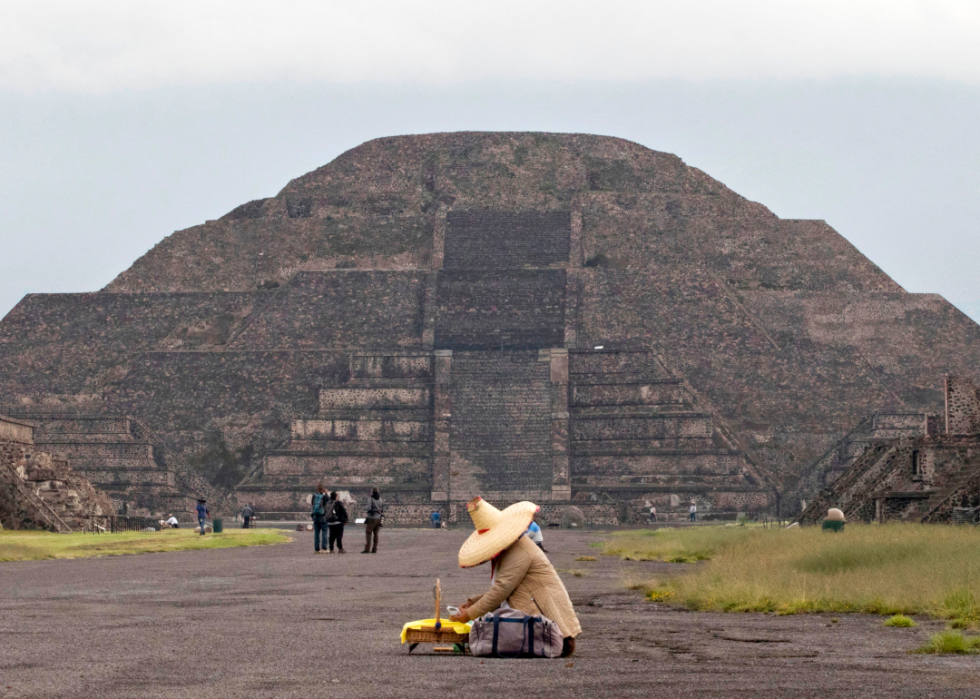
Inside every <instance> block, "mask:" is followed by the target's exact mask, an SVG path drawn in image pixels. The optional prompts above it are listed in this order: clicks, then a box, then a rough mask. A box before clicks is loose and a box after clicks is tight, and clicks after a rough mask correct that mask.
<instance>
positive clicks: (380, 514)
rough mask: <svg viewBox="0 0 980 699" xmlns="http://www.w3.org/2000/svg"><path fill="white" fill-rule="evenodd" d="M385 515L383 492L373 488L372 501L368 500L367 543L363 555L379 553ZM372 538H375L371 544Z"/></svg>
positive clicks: (365, 527) (365, 528)
mask: <svg viewBox="0 0 980 699" xmlns="http://www.w3.org/2000/svg"><path fill="white" fill-rule="evenodd" d="M384 514H385V510H384V503H383V502H382V501H381V491H380V490H378V489H377V488H371V499H370V500H368V508H367V515H366V516H365V519H364V536H365V538H366V541H365V543H364V550H363V551H361V553H377V552H378V534H380V533H381V522H382V520H383V518H384ZM372 536H373V537H374V543H371V537H372Z"/></svg>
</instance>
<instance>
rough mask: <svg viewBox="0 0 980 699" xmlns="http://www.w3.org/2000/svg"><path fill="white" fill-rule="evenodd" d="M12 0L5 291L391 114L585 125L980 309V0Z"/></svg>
mask: <svg viewBox="0 0 980 699" xmlns="http://www.w3.org/2000/svg"><path fill="white" fill-rule="evenodd" d="M469 5H471V4H464V3H458V2H457V3H449V2H441V3H436V2H418V1H416V2H412V3H407V2H397V3H396V2H363V1H362V2H357V3H329V2H307V1H305V0H280V1H279V2H275V3H271V2H251V1H249V0H235V1H234V2H202V1H200V0H198V1H197V2H182V1H180V0H169V1H168V2H145V1H144V2H139V3H134V2H129V1H126V2H99V1H93V0H88V1H87V2H85V3H77V2H64V1H61V2H57V1H52V2H47V1H45V0H31V1H30V2H18V1H13V2H11V1H9V0H7V1H4V0H0V315H2V314H5V313H6V312H7V311H8V310H9V309H10V308H12V307H13V305H14V304H15V303H16V302H17V301H18V300H19V299H20V298H21V297H22V296H23V295H24V294H25V293H28V292H43V291H49V292H51V291H88V290H94V289H98V288H100V287H102V286H103V285H104V284H106V283H108V282H109V281H110V280H111V279H112V278H113V277H114V276H115V275H116V274H118V273H119V272H120V271H122V270H123V269H125V268H126V267H128V266H129V264H130V263H131V262H132V261H133V260H135V259H136V258H137V257H138V256H139V255H141V254H142V253H143V252H145V251H146V250H147V249H148V248H150V247H151V246H152V245H153V244H154V243H156V242H157V241H159V240H160V239H161V238H163V237H164V236H165V235H167V234H169V233H170V232H172V231H173V230H176V229H181V228H186V227H188V226H191V225H194V224H196V223H200V222H202V221H204V220H205V219H210V218H216V217H218V216H221V215H222V214H224V213H226V212H227V211H229V210H231V209H232V208H234V207H235V206H236V205H238V204H240V203H243V202H245V201H248V200H250V199H253V198H257V197H264V196H270V195H272V194H275V193H276V192H277V191H278V190H279V189H280V188H281V187H282V186H283V185H285V183H286V182H287V181H288V180H289V179H291V178H293V177H297V176H299V175H301V174H303V173H305V172H307V171H309V170H311V169H313V168H315V167H318V166H320V165H323V164H324V163H326V162H328V161H329V160H331V159H332V158H334V157H335V156H336V155H338V154H339V153H341V152H342V151H344V150H346V149H348V148H351V147H354V146H356V145H358V144H359V143H361V142H363V141H365V140H367V139H369V138H374V137H378V136H385V135H393V134H403V133H421V132H429V131H450V130H462V129H466V130H472V129H488V130H498V129H506V130H543V131H585V132H591V133H600V134H607V135H613V136H620V137H623V138H629V139H631V140H635V141H638V142H640V143H642V144H644V145H646V146H649V147H651V148H654V149H657V150H664V151H669V152H673V153H676V154H678V155H679V156H680V157H682V158H683V159H684V160H685V161H686V162H688V163H689V164H691V165H694V166H696V167H700V168H702V169H703V170H705V171H706V172H707V173H708V174H710V175H712V176H713V177H716V178H717V179H720V180H721V181H722V182H724V183H725V184H727V185H728V186H730V187H731V188H733V189H734V190H735V191H737V192H739V193H740V194H743V195H745V196H747V197H749V198H751V199H754V200H756V201H760V202H762V203H763V204H765V205H766V206H768V207H769V208H770V209H772V210H773V211H774V212H775V213H776V214H778V215H780V216H783V217H787V218H823V219H826V220H827V221H828V222H829V223H830V224H831V225H833V226H834V227H835V228H836V229H837V230H838V231H839V232H840V233H841V234H843V235H844V236H845V237H847V238H848V239H849V240H850V241H851V242H853V243H854V244H855V245H856V246H857V247H858V248H859V249H861V250H862V251H863V252H864V253H865V254H867V255H868V256H869V257H870V258H871V259H872V260H874V261H875V262H877V263H878V264H879V265H881V266H882V267H883V268H884V269H885V271H886V272H888V273H889V274H891V275H892V276H893V277H894V278H895V279H896V280H897V281H898V282H899V283H900V284H902V285H903V286H904V287H905V288H906V289H908V290H909V291H920V292H921V291H929V292H938V293H942V294H943V295H944V296H946V297H947V298H948V299H950V300H951V301H952V302H953V303H955V304H956V305H957V306H959V307H960V308H961V309H962V310H964V311H965V312H967V313H969V314H970V315H972V317H974V318H975V319H980V280H978V278H977V274H976V270H977V269H978V268H980V242H978V240H980V235H978V234H980V130H978V128H977V124H980V2H977V1H976V0H973V1H946V0H930V1H929V2H911V1H906V0H888V1H886V2H885V1H883V2H878V1H861V0H851V1H850V2H837V1H835V0H825V1H823V2H808V1H801V0H797V1H795V2H791V3H788V2H785V0H783V1H782V2H769V1H765V2H762V1H760V2H732V1H730V0H729V1H727V2H720V1H715V2H707V1H700V2H699V1H698V0H686V1H685V2H655V1H652V2H651V1H648V2H642V3H641V2H637V3H634V2H608V1H607V2H604V3H595V2H574V1H566V2H562V3H553V2H531V1H528V0H525V1H524V2H520V3H518V2H495V3H492V4H489V3H487V4H484V5H485V7H482V6H481V7H482V9H479V8H476V7H475V5H476V4H472V5H473V6H474V7H470V6H469Z"/></svg>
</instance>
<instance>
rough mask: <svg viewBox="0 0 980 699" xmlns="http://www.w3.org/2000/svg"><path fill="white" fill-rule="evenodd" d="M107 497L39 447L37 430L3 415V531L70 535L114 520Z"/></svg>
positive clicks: (0, 468) (0, 427)
mask: <svg viewBox="0 0 980 699" xmlns="http://www.w3.org/2000/svg"><path fill="white" fill-rule="evenodd" d="M113 510H114V507H113V505H112V503H111V502H110V500H109V498H108V497H106V495H105V494H104V493H102V492H100V491H98V490H96V489H95V488H93V487H92V484H91V482H90V481H89V480H86V479H85V478H84V477H82V476H81V475H80V474H78V473H75V472H74V471H73V470H72V468H71V467H70V466H69V464H68V462H67V461H64V460H62V459H58V458H52V456H51V454H50V453H49V452H47V451H45V450H44V449H43V448H42V447H39V446H38V445H36V444H35V443H34V427H33V426H32V425H31V424H30V423H28V422H24V421H20V420H13V419H11V418H9V417H5V416H2V415H0V525H3V526H4V527H6V528H8V529H20V528H22V527H27V528H42V529H50V530H52V531H59V532H68V531H82V530H84V529H86V528H87V529H91V526H92V524H91V520H90V518H92V517H100V516H102V515H108V514H112V512H113Z"/></svg>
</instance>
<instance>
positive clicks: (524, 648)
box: [469, 607, 565, 658]
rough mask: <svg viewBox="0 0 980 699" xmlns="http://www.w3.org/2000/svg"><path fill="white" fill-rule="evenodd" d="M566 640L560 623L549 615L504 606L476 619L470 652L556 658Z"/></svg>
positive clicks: (472, 628)
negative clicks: (531, 613) (536, 614)
mask: <svg viewBox="0 0 980 699" xmlns="http://www.w3.org/2000/svg"><path fill="white" fill-rule="evenodd" d="M564 640H565V639H564V638H563V637H562V634H561V629H560V628H559V627H558V624H557V623H555V622H554V621H552V620H551V619H549V618H548V617H546V616H543V615H542V616H528V615H527V614H525V613H524V612H522V611H520V610H518V609H512V608H510V607H501V608H499V609H497V610H496V611H493V612H491V613H490V614H484V615H483V616H481V617H480V618H479V619H474V620H473V625H472V626H471V627H470V641H469V642H470V652H471V653H472V654H473V655H477V656H493V657H497V658H517V657H520V656H530V657H533V658H557V657H558V656H560V655H561V651H562V646H563V645H564Z"/></svg>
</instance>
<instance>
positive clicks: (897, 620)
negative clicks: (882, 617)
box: [885, 614, 918, 629]
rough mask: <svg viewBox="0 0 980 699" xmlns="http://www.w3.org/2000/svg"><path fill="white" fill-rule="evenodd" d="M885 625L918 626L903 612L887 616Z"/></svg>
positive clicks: (905, 627) (899, 627)
mask: <svg viewBox="0 0 980 699" xmlns="http://www.w3.org/2000/svg"><path fill="white" fill-rule="evenodd" d="M885 626H892V627H895V628H897V629H911V628H913V627H915V626H918V624H917V623H916V622H915V619H913V618H912V617H908V616H905V615H904V614H896V615H895V616H891V617H888V621H886V622H885Z"/></svg>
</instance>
